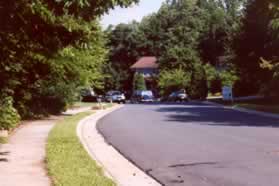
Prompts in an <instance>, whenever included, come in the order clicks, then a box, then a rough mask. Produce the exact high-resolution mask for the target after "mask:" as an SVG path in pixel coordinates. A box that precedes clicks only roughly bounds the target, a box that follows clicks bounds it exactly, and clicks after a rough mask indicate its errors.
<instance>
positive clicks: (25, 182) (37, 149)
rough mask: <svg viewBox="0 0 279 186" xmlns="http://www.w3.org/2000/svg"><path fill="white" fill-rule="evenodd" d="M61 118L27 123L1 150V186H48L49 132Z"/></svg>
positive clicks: (49, 183) (49, 182)
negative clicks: (47, 150) (46, 159)
mask: <svg viewBox="0 0 279 186" xmlns="http://www.w3.org/2000/svg"><path fill="white" fill-rule="evenodd" d="M61 118H62V117H51V118H48V119H46V120H38V121H31V122H26V123H25V124H23V125H22V126H21V127H20V128H19V129H18V130H17V131H16V132H15V133H14V134H13V135H12V136H11V137H10V139H9V143H8V144H4V145H2V146H1V147H0V170H1V173H0V185H1V186H16V185H21V186H49V185H51V181H50V180H49V178H48V176H47V173H46V170H45V165H44V157H45V144H46V139H47V136H48V133H49V131H50V130H51V128H52V127H53V126H54V124H55V123H56V122H57V121H58V120H59V119H61Z"/></svg>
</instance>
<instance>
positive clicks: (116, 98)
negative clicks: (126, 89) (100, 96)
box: [105, 91, 126, 103]
mask: <svg viewBox="0 0 279 186" xmlns="http://www.w3.org/2000/svg"><path fill="white" fill-rule="evenodd" d="M105 100H106V101H107V102H116V103H126V97H125V95H124V94H123V93H121V92H120V91H109V92H108V93H107V94H106V96H105Z"/></svg>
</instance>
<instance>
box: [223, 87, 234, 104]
mask: <svg viewBox="0 0 279 186" xmlns="http://www.w3.org/2000/svg"><path fill="white" fill-rule="evenodd" d="M222 95H223V100H224V101H232V100H233V91H232V87H229V86H224V87H223V88H222Z"/></svg>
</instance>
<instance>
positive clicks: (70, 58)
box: [0, 0, 137, 117]
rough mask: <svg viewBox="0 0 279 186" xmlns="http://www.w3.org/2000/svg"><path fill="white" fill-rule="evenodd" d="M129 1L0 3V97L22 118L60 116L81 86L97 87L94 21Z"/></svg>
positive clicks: (99, 64)
mask: <svg viewBox="0 0 279 186" xmlns="http://www.w3.org/2000/svg"><path fill="white" fill-rule="evenodd" d="M133 2H137V0H116V1H115V0H109V1H101V0H97V1H96V0H67V1H66V0H62V1H56V0H34V1H31V0H18V1H16V2H11V1H1V2H0V23H1V24H0V38H1V39H0V44H1V48H0V78H1V80H2V81H1V83H0V94H1V95H7V96H11V97H13V99H14V101H15V102H14V106H15V107H16V109H17V110H18V111H19V113H20V114H21V116H23V117H27V116H34V115H38V114H39V115H41V114H48V113H53V112H60V111H61V110H63V109H65V108H66V107H67V105H69V104H70V103H71V102H72V101H73V99H74V97H75V95H76V92H77V91H78V89H79V87H80V86H86V85H90V86H92V87H94V88H95V87H96V88H102V86H103V85H102V84H103V77H102V72H103V67H104V63H105V60H106V54H107V53H106V49H105V46H104V41H105V39H104V36H103V34H102V31H101V29H100V25H99V23H98V18H99V16H101V15H102V14H103V13H105V12H107V11H108V10H109V9H110V8H113V7H115V6H116V5H120V6H128V5H130V4H131V3H133ZM49 102H51V103H54V104H52V105H54V107H55V108H51V106H50V105H49Z"/></svg>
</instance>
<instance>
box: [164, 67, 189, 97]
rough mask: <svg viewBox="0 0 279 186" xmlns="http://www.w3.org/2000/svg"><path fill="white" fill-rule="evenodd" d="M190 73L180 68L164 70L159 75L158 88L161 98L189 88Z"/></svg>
mask: <svg viewBox="0 0 279 186" xmlns="http://www.w3.org/2000/svg"><path fill="white" fill-rule="evenodd" d="M189 83H190V73H188V72H186V71H184V70H183V69H182V68H178V69H173V70H165V71H162V72H161V73H160V75H159V87H160V88H161V93H162V95H163V96H168V95H169V94H170V93H171V92H173V91H178V90H182V89H186V88H187V87H189Z"/></svg>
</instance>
